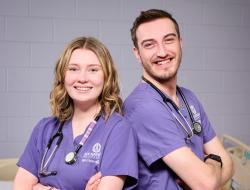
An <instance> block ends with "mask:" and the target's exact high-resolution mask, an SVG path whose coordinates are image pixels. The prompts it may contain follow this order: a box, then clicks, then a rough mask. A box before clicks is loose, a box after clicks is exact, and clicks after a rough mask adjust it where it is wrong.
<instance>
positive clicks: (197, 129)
mask: <svg viewBox="0 0 250 190" xmlns="http://www.w3.org/2000/svg"><path fill="white" fill-rule="evenodd" d="M192 125H193V127H192V128H193V132H194V134H196V135H199V134H201V133H202V127H201V124H200V123H199V122H196V121H195V122H193V123H192Z"/></svg>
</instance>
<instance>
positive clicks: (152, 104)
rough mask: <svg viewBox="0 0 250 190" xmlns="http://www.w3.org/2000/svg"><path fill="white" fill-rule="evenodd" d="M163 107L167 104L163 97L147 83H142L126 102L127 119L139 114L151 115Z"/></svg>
mask: <svg viewBox="0 0 250 190" xmlns="http://www.w3.org/2000/svg"><path fill="white" fill-rule="evenodd" d="M159 107H160V108H159ZM163 107H165V104H164V102H163V100H162V98H161V96H160V95H159V94H158V93H157V92H156V91H155V90H154V89H153V88H152V87H151V86H150V85H148V84H147V83H140V84H139V85H138V86H137V87H136V88H135V89H134V90H133V92H132V93H131V94H130V95H129V96H128V97H127V98H126V100H125V102H124V111H125V117H127V116H129V115H135V114H137V113H141V114H143V115H144V114H149V113H152V110H154V109H161V108H163Z"/></svg>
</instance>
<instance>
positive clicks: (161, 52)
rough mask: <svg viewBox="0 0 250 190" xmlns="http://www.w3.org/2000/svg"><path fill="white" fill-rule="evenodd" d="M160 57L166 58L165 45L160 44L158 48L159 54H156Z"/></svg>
mask: <svg viewBox="0 0 250 190" xmlns="http://www.w3.org/2000/svg"><path fill="white" fill-rule="evenodd" d="M156 54H157V56H158V57H166V55H167V48H166V46H165V45H164V44H159V45H158V47H157V52H156Z"/></svg>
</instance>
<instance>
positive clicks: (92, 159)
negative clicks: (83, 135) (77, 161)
mask: <svg viewBox="0 0 250 190" xmlns="http://www.w3.org/2000/svg"><path fill="white" fill-rule="evenodd" d="M101 148H102V146H101V144H100V143H95V144H94V145H93V147H92V149H91V152H84V154H83V157H82V162H88V163H94V164H99V163H100V158H101Z"/></svg>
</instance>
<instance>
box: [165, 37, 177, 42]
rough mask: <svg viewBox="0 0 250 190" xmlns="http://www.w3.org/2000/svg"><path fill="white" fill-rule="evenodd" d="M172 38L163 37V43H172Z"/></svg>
mask: <svg viewBox="0 0 250 190" xmlns="http://www.w3.org/2000/svg"><path fill="white" fill-rule="evenodd" d="M174 40H175V39H174V38H167V39H165V43H173V42H174Z"/></svg>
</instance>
